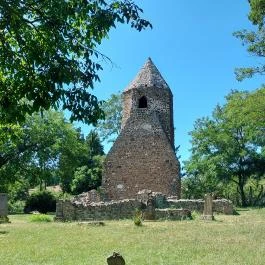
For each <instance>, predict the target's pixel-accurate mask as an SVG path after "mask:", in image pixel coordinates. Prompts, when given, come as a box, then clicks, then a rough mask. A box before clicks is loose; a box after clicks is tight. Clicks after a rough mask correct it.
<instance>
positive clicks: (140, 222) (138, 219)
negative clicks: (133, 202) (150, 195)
mask: <svg viewBox="0 0 265 265" xmlns="http://www.w3.org/2000/svg"><path fill="white" fill-rule="evenodd" d="M133 222H134V224H135V225H136V226H141V225H143V220H142V211H141V210H139V209H137V210H136V211H135V214H134V217H133Z"/></svg>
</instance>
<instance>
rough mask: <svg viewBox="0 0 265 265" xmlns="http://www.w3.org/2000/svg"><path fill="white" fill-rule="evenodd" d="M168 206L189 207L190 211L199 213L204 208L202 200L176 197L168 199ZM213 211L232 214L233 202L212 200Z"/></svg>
mask: <svg viewBox="0 0 265 265" xmlns="http://www.w3.org/2000/svg"><path fill="white" fill-rule="evenodd" d="M167 202H168V207H171V208H176V209H180V208H182V209H189V210H190V211H197V212H199V213H203V208H204V200H183V199H182V200H176V199H170V198H169V199H168V200H167ZM213 211H214V212H215V213H222V214H233V213H234V208H233V204H232V202H231V201H230V200H226V199H220V200H213Z"/></svg>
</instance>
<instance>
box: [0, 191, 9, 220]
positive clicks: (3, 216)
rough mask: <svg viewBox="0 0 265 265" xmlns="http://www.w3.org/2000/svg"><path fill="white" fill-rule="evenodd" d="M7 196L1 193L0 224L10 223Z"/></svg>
mask: <svg viewBox="0 0 265 265" xmlns="http://www.w3.org/2000/svg"><path fill="white" fill-rule="evenodd" d="M7 215H8V206H7V194H6V193H0V223H7V222H8V218H7Z"/></svg>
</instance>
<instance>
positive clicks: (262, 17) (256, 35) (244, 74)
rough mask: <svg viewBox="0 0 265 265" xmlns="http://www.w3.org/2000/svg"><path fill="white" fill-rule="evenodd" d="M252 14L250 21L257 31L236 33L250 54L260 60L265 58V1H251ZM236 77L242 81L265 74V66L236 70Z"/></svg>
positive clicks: (250, 13) (250, 14)
mask: <svg viewBox="0 0 265 265" xmlns="http://www.w3.org/2000/svg"><path fill="white" fill-rule="evenodd" d="M249 4H250V12H249V16H248V18H249V20H250V21H251V22H252V23H253V25H255V26H256V27H257V29H256V30H252V31H249V30H241V31H237V32H235V33H234V35H235V36H236V37H237V38H239V39H240V40H241V41H242V43H243V45H247V46H248V48H247V50H248V52H249V53H250V54H252V55H254V56H258V57H260V58H264V57H265V27H264V22H265V0H249ZM235 72H236V77H237V79H238V80H240V81H242V80H243V79H245V78H250V77H252V76H254V75H256V74H262V75H263V74H264V73H265V64H264V63H263V64H261V65H260V66H252V67H244V68H237V69H236V71H235Z"/></svg>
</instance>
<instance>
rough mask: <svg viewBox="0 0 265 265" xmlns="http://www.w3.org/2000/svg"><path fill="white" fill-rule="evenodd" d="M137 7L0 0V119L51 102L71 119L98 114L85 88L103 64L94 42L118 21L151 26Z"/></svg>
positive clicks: (93, 1) (76, 0)
mask: <svg viewBox="0 0 265 265" xmlns="http://www.w3.org/2000/svg"><path fill="white" fill-rule="evenodd" d="M142 12H143V10H142V9H141V8H139V7H138V6H137V5H136V4H134V2H133V1H131V0H124V1H118V0H117V1H104V0H50V1H45V0H37V1H36V0H5V1H0V118H1V120H2V121H5V122H14V121H21V120H23V119H24V118H25V114H32V113H33V112H36V111H39V110H43V109H45V110H47V109H49V108H50V107H57V108H58V107H61V108H62V109H63V110H69V111H70V112H71V117H70V118H71V120H78V121H83V122H87V123H94V124H95V123H96V121H97V120H98V119H99V118H103V117H104V114H103V111H102V110H101V108H100V106H101V102H99V101H98V100H97V98H96V97H95V96H94V95H92V94H91V93H90V92H89V91H88V88H93V84H94V82H95V81H99V76H98V71H99V70H101V69H102V66H101V65H100V64H99V62H98V61H99V60H98V59H97V58H98V57H99V56H103V55H102V54H100V52H98V51H97V50H96V47H97V46H98V45H99V44H100V43H101V41H102V39H103V38H105V37H107V35H108V32H109V31H110V29H111V28H115V27H116V25H117V24H118V23H127V24H130V25H131V27H132V28H135V29H136V30H138V31H141V30H142V29H145V28H146V27H151V24H150V23H149V22H148V21H146V20H144V19H142V18H141V17H140V14H141V13H142ZM104 58H106V57H104Z"/></svg>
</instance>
